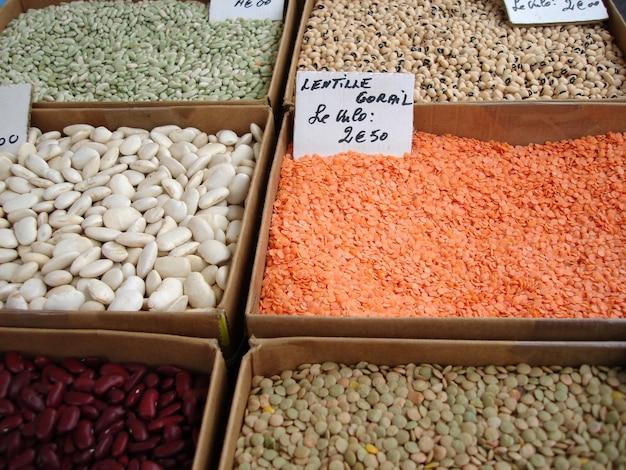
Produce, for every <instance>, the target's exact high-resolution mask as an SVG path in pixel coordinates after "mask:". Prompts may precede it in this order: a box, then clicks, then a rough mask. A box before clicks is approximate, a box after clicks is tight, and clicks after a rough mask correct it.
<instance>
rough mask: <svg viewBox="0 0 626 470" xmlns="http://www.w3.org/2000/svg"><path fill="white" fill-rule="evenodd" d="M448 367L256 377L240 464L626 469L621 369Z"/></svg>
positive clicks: (625, 377)
mask: <svg viewBox="0 0 626 470" xmlns="http://www.w3.org/2000/svg"><path fill="white" fill-rule="evenodd" d="M448 367H449V369H448V370H447V371H446V373H445V374H443V371H444V370H445V369H444V368H442V367H441V366H438V365H428V364H420V365H415V364H407V365H404V366H398V367H394V368H389V367H386V366H375V365H373V364H369V363H365V362H362V363H359V364H358V365H356V366H353V367H349V366H346V365H344V364H335V363H332V362H326V363H324V364H306V365H303V366H301V367H299V368H298V369H296V370H293V371H284V372H282V373H280V374H277V375H273V376H272V377H260V376H257V377H254V378H253V380H252V384H253V388H252V390H251V392H250V396H249V398H248V405H249V406H248V408H247V409H246V410H245V417H244V425H243V427H242V429H241V435H240V437H239V439H238V440H237V449H236V454H235V459H236V462H235V468H239V469H245V468H258V467H259V466H261V467H262V466H268V467H273V468H288V469H289V468H297V469H306V468H311V469H312V468H320V467H323V468H329V469H330V468H337V469H340V468H346V467H345V466H347V467H348V468H382V469H385V468H389V469H391V468H401V469H404V468H451V467H465V466H467V468H484V469H494V470H496V469H498V470H504V469H513V468H555V469H566V468H573V467H577V468H590V469H599V468H608V467H609V466H611V467H612V468H621V467H624V466H626V370H624V369H623V368H609V367H603V366H584V367H581V368H572V367H568V368H563V367H559V366H555V367H542V368H538V367H530V366H528V365H527V364H518V365H515V366H507V367H503V366H497V367H495V366H488V367H484V368H481V367H473V368H463V367H460V366H455V367H450V366H448ZM522 377H525V378H527V379H528V380H525V379H522ZM546 377H549V379H548V378H546ZM442 379H443V380H445V383H443V382H442ZM513 379H515V380H513ZM520 383H524V384H525V385H520ZM313 384H317V386H314V385H313ZM591 384H593V385H594V387H595V388H594V387H592V390H593V391H596V390H597V393H598V396H597V398H598V400H597V402H596V403H591V401H592V398H593V397H592V396H590V395H588V394H587V389H588V388H589V385H591ZM336 386H340V387H342V389H343V393H340V394H333V393H328V389H330V388H333V387H336ZM581 386H582V387H581ZM325 387H326V388H325ZM403 388H405V389H406V390H403ZM572 388H575V391H576V393H575V394H574V393H572V390H571V389H572ZM324 390H325V392H326V393H324ZM359 390H365V392H364V394H363V395H362V396H361V395H359ZM397 390H400V392H401V393H400V394H395V393H394V392H395V391H397ZM537 391H541V394H537ZM559 391H563V392H564V393H568V394H571V398H572V399H574V401H575V403H574V404H575V406H569V405H567V404H566V403H565V402H564V401H563V400H557V399H556V396H557V394H558V393H559ZM549 392H550V393H549ZM551 394H552V395H553V397H554V399H550V398H549V397H550V395H551ZM353 395H356V396H353ZM273 397H279V398H281V399H282V400H288V401H289V403H290V404H291V405H292V407H289V408H285V407H283V406H281V405H282V403H277V404H276V406H269V403H270V401H272V398H273ZM374 397H378V398H379V400H378V401H376V400H374V399H373V398H374ZM383 397H385V398H384V401H383V400H382V398H383ZM366 398H369V400H366ZM322 410H324V411H322ZM278 416H279V417H278Z"/></svg>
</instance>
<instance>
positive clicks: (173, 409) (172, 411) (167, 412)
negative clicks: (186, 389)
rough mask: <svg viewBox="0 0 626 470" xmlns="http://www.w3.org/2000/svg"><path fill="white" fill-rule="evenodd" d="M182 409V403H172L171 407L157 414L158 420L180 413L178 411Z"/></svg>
mask: <svg viewBox="0 0 626 470" xmlns="http://www.w3.org/2000/svg"><path fill="white" fill-rule="evenodd" d="M182 407H183V405H182V403H181V402H179V401H177V402H176V403H172V404H171V405H169V406H167V407H165V408H162V409H161V410H160V411H159V412H158V415H157V416H158V417H159V418H165V417H166V416H171V415H173V414H176V413H178V412H179V411H180V409H181V408H182Z"/></svg>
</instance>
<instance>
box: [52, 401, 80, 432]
mask: <svg viewBox="0 0 626 470" xmlns="http://www.w3.org/2000/svg"><path fill="white" fill-rule="evenodd" d="M79 419H80V408H79V407H77V406H76V405H70V406H68V407H67V408H65V410H64V411H63V412H62V413H61V414H60V416H59V422H58V424H57V432H58V433H59V434H63V433H66V432H70V431H72V430H73V429H74V428H75V427H76V425H77V424H78V421H79Z"/></svg>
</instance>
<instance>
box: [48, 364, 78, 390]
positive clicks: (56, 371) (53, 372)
mask: <svg viewBox="0 0 626 470" xmlns="http://www.w3.org/2000/svg"><path fill="white" fill-rule="evenodd" d="M42 378H43V379H44V380H49V381H50V382H52V383H54V382H62V383H64V384H65V385H70V384H71V383H72V382H73V381H74V376H73V375H72V374H70V373H68V372H66V371H64V370H63V369H61V368H60V367H59V366H57V365H56V364H54V363H50V364H48V365H47V366H45V367H44V368H43V370H42Z"/></svg>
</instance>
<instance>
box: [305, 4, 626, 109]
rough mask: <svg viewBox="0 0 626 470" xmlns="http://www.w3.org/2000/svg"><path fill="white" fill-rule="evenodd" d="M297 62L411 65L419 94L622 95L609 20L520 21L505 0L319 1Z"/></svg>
mask: <svg viewBox="0 0 626 470" xmlns="http://www.w3.org/2000/svg"><path fill="white" fill-rule="evenodd" d="M302 40H303V44H302V48H301V50H300V53H299V59H298V69H299V70H330V71H338V72H342V71H346V72H353V71H358V72H408V73H412V74H415V77H416V80H415V93H414V95H415V96H414V98H415V102H430V101H494V100H551V99H559V100H562V99H588V98H591V99H605V98H619V97H622V96H624V90H623V89H622V88H623V87H624V81H625V80H626V62H625V61H624V57H623V53H622V51H620V50H619V48H618V47H617V45H616V44H615V42H614V39H613V37H612V35H611V33H610V32H609V30H608V29H607V25H606V24H587V25H580V24H573V25H562V26H561V25H559V26H536V27H535V26H533V27H517V26H513V25H511V23H509V22H508V21H507V17H506V11H505V8H504V4H503V2H494V1H492V0H444V1H431V0H416V1H411V2H380V1H373V0H367V1H363V2H359V3H358V6H357V5H355V4H354V2H352V1H349V0H340V1H337V0H317V1H316V2H315V5H314V7H313V10H312V12H311V16H310V17H309V19H308V21H307V29H306V31H305V33H304V36H303V38H302Z"/></svg>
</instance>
